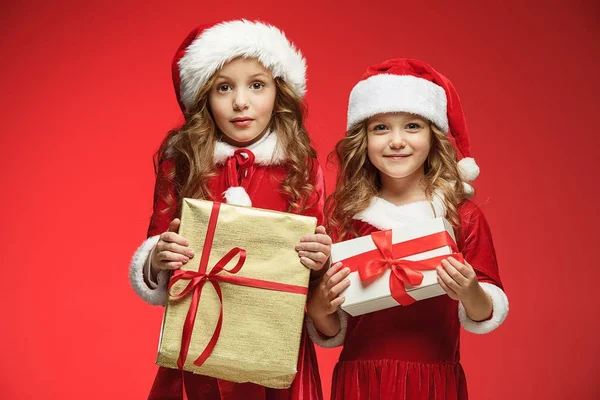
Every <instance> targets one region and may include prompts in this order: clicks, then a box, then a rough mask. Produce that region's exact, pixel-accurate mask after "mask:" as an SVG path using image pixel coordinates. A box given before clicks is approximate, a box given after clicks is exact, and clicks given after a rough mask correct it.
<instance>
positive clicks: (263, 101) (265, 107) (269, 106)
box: [256, 91, 275, 118]
mask: <svg viewBox="0 0 600 400" xmlns="http://www.w3.org/2000/svg"><path fill="white" fill-rule="evenodd" d="M274 107H275V91H272V92H269V93H265V94H264V95H263V96H260V97H259V98H258V99H257V102H256V108H257V111H258V112H259V113H260V114H261V116H262V117H264V118H271V114H273V108H274Z"/></svg>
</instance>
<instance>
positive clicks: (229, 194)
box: [223, 186, 252, 207]
mask: <svg viewBox="0 0 600 400" xmlns="http://www.w3.org/2000/svg"><path fill="white" fill-rule="evenodd" d="M223 195H224V196H225V201H227V204H231V205H234V206H245V207H251V206H252V200H250V196H248V193H246V189H244V188H243V187H241V186H237V187H230V188H228V189H227V190H226V191H225V193H223Z"/></svg>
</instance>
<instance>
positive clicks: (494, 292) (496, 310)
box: [458, 282, 508, 334]
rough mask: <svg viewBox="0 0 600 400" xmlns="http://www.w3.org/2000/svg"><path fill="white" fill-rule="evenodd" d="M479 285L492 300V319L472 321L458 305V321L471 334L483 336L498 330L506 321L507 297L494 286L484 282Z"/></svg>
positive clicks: (461, 305)
mask: <svg viewBox="0 0 600 400" xmlns="http://www.w3.org/2000/svg"><path fill="white" fill-rule="evenodd" d="M480 285H481V287H482V288H483V290H484V291H485V292H486V293H487V294H488V296H490V298H491V299H492V318H491V319H489V320H487V321H481V322H477V321H473V320H472V319H471V318H469V317H468V316H467V312H466V310H465V307H464V306H463V304H462V303H458V319H459V320H460V323H461V325H462V326H463V328H465V330H467V331H469V332H472V333H478V334H484V333H489V332H491V331H493V330H494V329H496V328H498V327H499V326H500V325H502V323H503V322H504V320H505V319H506V316H507V315H508V297H506V293H504V291H503V290H502V289H500V288H499V287H498V286H496V285H493V284H491V283H486V282H481V283H480Z"/></svg>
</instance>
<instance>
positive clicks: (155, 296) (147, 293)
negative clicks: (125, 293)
mask: <svg viewBox="0 0 600 400" xmlns="http://www.w3.org/2000/svg"><path fill="white" fill-rule="evenodd" d="M159 238H160V235H156V236H152V237H151V238H148V239H146V240H145V241H144V243H142V245H141V246H140V247H139V248H138V249H137V251H136V252H135V254H134V255H133V258H132V260H131V265H130V267H129V280H130V281H131V286H132V287H133V290H134V291H135V293H136V294H137V295H138V296H140V297H141V298H142V299H143V300H144V301H146V302H147V303H150V304H152V305H155V306H158V305H165V303H166V301H167V284H168V282H169V271H166V270H164V271H160V272H159V273H158V282H157V285H156V288H155V289H153V288H151V287H149V286H148V285H147V284H146V282H145V281H144V274H145V273H146V272H145V269H146V263H147V261H148V258H149V257H150V253H151V252H152V249H153V248H154V246H156V243H158V239H159Z"/></svg>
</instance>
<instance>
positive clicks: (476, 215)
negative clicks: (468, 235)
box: [457, 200, 485, 225]
mask: <svg viewBox="0 0 600 400" xmlns="http://www.w3.org/2000/svg"><path fill="white" fill-rule="evenodd" d="M457 211H458V214H459V215H460V218H461V220H462V221H463V225H464V222H469V221H475V220H478V219H485V216H484V215H483V211H482V210H481V208H480V207H479V206H478V205H477V204H475V203H474V202H472V201H471V200H463V201H462V202H461V203H460V204H459V205H458V208H457Z"/></svg>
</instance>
